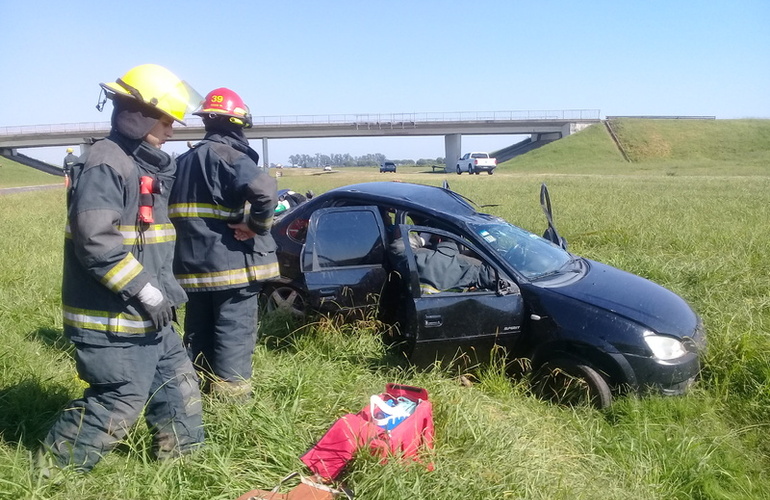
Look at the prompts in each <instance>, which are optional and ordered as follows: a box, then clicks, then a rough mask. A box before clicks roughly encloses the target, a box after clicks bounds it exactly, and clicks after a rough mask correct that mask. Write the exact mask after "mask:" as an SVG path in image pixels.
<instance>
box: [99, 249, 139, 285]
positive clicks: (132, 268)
mask: <svg viewBox="0 0 770 500" xmlns="http://www.w3.org/2000/svg"><path fill="white" fill-rule="evenodd" d="M142 269H144V267H143V266H142V264H140V263H139V261H138V260H136V258H135V257H134V254H132V253H129V254H127V255H126V256H125V257H123V258H122V259H121V261H120V262H118V263H117V264H115V265H114V266H113V267H112V269H110V271H109V272H108V273H107V274H105V275H104V276H103V277H102V279H101V282H102V284H103V285H104V286H106V287H107V288H109V289H110V290H112V291H113V292H115V293H117V292H119V291H121V290H122V289H123V288H124V287H125V286H126V285H127V284H128V282H129V281H131V280H132V279H134V278H135V277H136V275H137V274H139V273H140V272H141V271H142Z"/></svg>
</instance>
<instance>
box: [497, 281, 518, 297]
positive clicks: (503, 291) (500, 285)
mask: <svg viewBox="0 0 770 500" xmlns="http://www.w3.org/2000/svg"><path fill="white" fill-rule="evenodd" d="M517 289H518V287H517V286H516V285H515V284H513V283H511V282H510V281H508V280H507V279H504V278H498V280H497V290H495V293H497V295H499V296H503V295H508V294H509V293H513V292H515V291H516V290H517Z"/></svg>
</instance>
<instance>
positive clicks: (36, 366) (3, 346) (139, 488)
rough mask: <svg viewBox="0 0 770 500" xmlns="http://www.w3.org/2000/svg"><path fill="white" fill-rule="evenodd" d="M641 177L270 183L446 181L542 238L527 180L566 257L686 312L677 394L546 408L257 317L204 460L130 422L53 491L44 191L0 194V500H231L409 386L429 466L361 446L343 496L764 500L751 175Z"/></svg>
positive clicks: (513, 390)
mask: <svg viewBox="0 0 770 500" xmlns="http://www.w3.org/2000/svg"><path fill="white" fill-rule="evenodd" d="M579 136H580V134H578V135H577V136H574V138H575V139H576V140H577V138H579ZM564 154H567V153H566V152H565V153H564ZM558 158H559V157H558V156H552V157H551V160H550V161H556V160H558ZM602 161H604V160H602ZM653 163H654V162H653ZM581 168H586V169H587V168H588V167H581ZM651 168H652V167H651ZM656 168H657V171H656V173H653V172H652V171H650V172H647V173H646V175H638V173H639V172H634V173H633V175H620V174H618V173H617V172H610V171H608V170H607V171H603V173H602V175H597V174H596V173H585V174H583V175H577V174H576V173H573V172H570V171H569V169H568V168H565V169H564V170H563V171H562V169H561V167H558V168H555V170H556V172H553V171H550V170H547V171H545V170H541V171H539V172H534V171H528V169H527V168H519V167H517V166H516V163H515V162H514V163H510V164H506V165H504V166H503V167H501V168H500V169H499V170H498V171H497V172H496V173H495V174H494V175H493V176H487V175H480V176H468V175H464V176H456V175H446V174H432V173H426V172H425V170H424V169H419V168H412V169H409V168H400V169H399V173H398V174H397V175H396V176H393V175H390V174H388V175H386V174H379V173H377V171H376V170H374V169H372V170H371V171H370V170H369V169H351V170H350V171H346V172H344V173H338V174H332V175H307V174H308V173H309V172H304V171H285V172H284V173H285V175H284V176H282V177H281V178H279V185H280V187H291V188H293V189H295V190H298V191H304V190H306V189H313V190H315V191H316V192H317V193H320V192H322V191H325V190H327V189H330V188H331V187H333V186H336V185H342V184H348V183H352V182H359V181H369V180H385V179H387V180H394V179H398V180H403V181H415V182H422V183H429V184H435V185H439V184H441V181H442V180H444V179H445V178H446V179H447V180H448V181H449V182H450V184H451V185H452V188H453V189H455V190H456V191H458V192H460V193H462V194H464V195H467V196H470V197H471V198H472V199H475V200H476V201H477V202H479V203H482V204H496V205H497V206H487V207H485V208H483V210H484V211H487V212H490V213H494V214H496V215H500V216H502V217H505V218H507V219H509V220H511V221H513V222H515V223H517V224H519V225H521V226H522V227H525V228H527V229H529V230H532V231H534V232H537V233H541V232H542V231H543V230H544V229H545V219H544V217H543V215H542V212H541V210H540V206H539V201H538V188H539V184H540V183H541V182H543V181H545V182H546V183H547V184H548V186H549V189H550V191H551V198H552V202H553V205H554V211H555V219H556V225H557V227H558V229H559V230H560V232H561V233H562V235H563V236H565V237H566V238H567V240H568V241H569V245H570V250H572V251H574V252H575V253H578V254H580V255H583V256H585V257H588V258H592V259H596V260H600V261H603V262H607V263H609V264H612V265H615V266H617V267H620V268H623V269H626V270H628V271H631V272H634V273H637V274H640V275H642V276H645V277H648V278H650V279H653V280H655V281H657V282H659V283H661V284H663V285H664V286H667V287H668V288H670V289H672V290H674V291H675V292H677V293H679V294H680V295H682V296H683V297H685V298H686V299H687V300H688V301H689V302H690V303H691V304H692V305H693V307H694V308H695V309H696V310H697V311H698V312H699V313H700V314H701V315H702V316H703V317H704V320H705V323H706V326H707V330H708V338H709V350H708V353H707V354H706V356H705V358H704V371H703V377H702V379H701V380H700V382H699V383H698V385H697V386H696V387H695V389H694V390H693V391H692V392H691V393H690V394H689V395H687V396H684V397H676V398H663V397H657V396H650V397H645V398H635V397H626V398H622V399H620V400H618V401H617V402H616V403H615V404H614V405H613V406H612V407H611V408H610V409H609V410H606V411H601V412H600V411H596V410H593V409H590V408H575V409H564V408H559V407H555V406H552V405H550V404H547V403H543V402H541V401H539V400H537V399H535V398H533V397H531V396H529V395H528V391H527V388H526V386H525V385H523V384H521V383H519V382H515V381H511V380H509V379H507V378H506V376H505V366H504V365H503V364H502V363H500V362H499V361H498V362H496V363H493V364H491V365H489V366H485V367H481V368H478V369H476V370H474V371H472V372H471V373H467V374H465V375H466V376H467V378H469V379H471V380H473V381H474V382H475V383H474V384H473V385H472V386H470V387H467V386H466V385H463V384H461V383H460V382H459V381H458V378H457V375H458V373H456V372H454V371H452V370H448V369H442V368H439V367H436V368H434V369H432V370H417V369H414V368H412V367H410V366H409V365H408V364H407V363H405V362H404V361H403V360H402V359H401V358H400V357H399V356H397V355H395V354H393V353H391V352H390V351H389V350H388V349H387V348H386V346H384V345H383V344H382V343H381V342H380V340H379V338H378V336H377V335H376V333H377V332H380V331H382V329H383V326H382V325H380V324H378V323H377V322H376V321H373V320H366V321H359V322H355V323H351V324H340V323H339V322H336V321H330V320H324V319H322V320H318V321H315V322H313V323H311V324H308V325H302V324H298V323H297V322H296V321H295V320H293V319H292V318H289V317H281V316H271V317H269V318H262V321H261V326H260V335H261V339H260V343H259V345H258V347H257V350H256V352H255V355H254V378H253V386H254V393H255V398H254V399H253V400H252V401H251V402H249V403H247V404H245V405H241V406H232V405H228V404H224V403H222V402H218V401H215V400H209V399H208V398H206V399H205V400H204V411H205V415H204V418H205V425H206V432H207V446H206V447H205V448H204V449H203V450H201V451H200V452H198V453H197V454H195V455H193V456H190V457H187V458H185V459H180V460H177V461H173V462H170V463H161V464H159V463H157V462H154V461H153V460H151V459H150V458H149V456H150V453H149V449H150V436H149V432H148V431H147V429H146V428H145V426H144V425H141V424H140V425H138V426H137V427H136V428H135V429H134V430H132V432H131V434H130V435H129V437H128V438H127V440H126V442H125V444H124V445H123V446H121V447H120V448H119V449H118V450H117V451H116V452H114V453H112V454H111V455H109V456H108V457H106V458H105V459H104V460H103V461H102V462H101V463H100V464H99V465H98V466H97V467H96V469H94V471H93V472H91V473H90V474H88V475H77V474H67V475H65V477H64V480H63V481H62V482H61V483H58V484H53V483H47V482H45V481H42V480H41V479H40V478H39V475H38V474H37V473H36V472H35V471H34V469H33V468H32V466H31V454H32V452H33V451H34V450H35V449H36V447H37V443H38V441H39V440H40V439H42V438H43V437H44V436H45V433H46V432H47V429H48V427H49V426H50V424H51V423H52V421H53V419H54V418H55V417H56V415H57V413H58V412H59V411H60V410H61V409H62V408H63V407H64V405H65V404H66V402H67V401H68V400H69V399H70V398H72V397H75V396H78V395H79V394H80V392H81V391H82V389H83V386H82V383H81V382H80V381H79V380H78V379H77V377H76V372H75V368H74V363H73V360H72V359H71V355H70V350H69V347H68V344H67V342H66V341H65V340H63V339H62V326H61V319H60V310H59V307H60V305H59V301H60V293H59V286H60V280H61V248H62V229H63V225H64V210H63V206H64V196H63V191H62V190H54V191H46V192H32V193H24V194H15V195H8V196H2V197H0V255H1V256H2V266H1V267H0V332H2V335H3V342H2V343H0V498H8V499H18V498H35V499H43V498H51V499H69V498H79V499H91V498H93V499H97V498H99V499H101V498H105V497H110V498H119V499H145V498H180V499H188V498H189V499H193V498H195V499H198V498H207V499H223V500H224V499H229V500H232V499H234V498H237V497H238V496H239V495H240V494H241V493H243V492H245V491H247V490H249V489H252V488H266V489H269V488H271V487H272V486H273V485H274V484H277V482H278V481H279V480H280V478H282V477H283V476H284V475H286V474H287V473H288V472H291V471H294V470H300V471H305V469H303V468H302V464H301V462H300V461H299V458H298V457H300V456H301V455H302V454H303V453H304V452H305V451H306V450H307V449H308V448H309V447H310V446H311V445H312V444H313V443H314V442H315V441H316V440H318V439H319V438H320V437H321V436H322V435H323V433H324V432H325V431H326V429H328V427H329V426H330V425H331V424H332V423H333V422H334V420H335V419H337V418H338V417H340V416H342V415H343V414H345V413H347V412H355V411H357V410H359V409H360V408H361V407H362V406H363V405H365V404H366V403H367V402H368V396H369V395H370V394H373V393H376V392H379V391H381V390H382V388H383V386H384V384H385V383H387V382H401V383H407V384H412V385H418V386H422V387H425V388H427V389H428V391H429V393H430V396H431V399H432V401H433V404H434V419H435V424H436V448H435V450H434V451H433V452H432V453H431V454H430V455H429V456H428V457H427V459H426V461H430V462H432V463H433V464H434V465H435V471H433V472H430V471H428V470H427V469H426V468H425V467H424V465H422V464H420V463H409V464H403V463H400V462H398V461H389V462H388V463H386V464H381V463H380V461H379V460H377V459H376V458H373V457H369V456H367V455H366V454H365V453H362V454H360V455H359V456H357V457H356V459H355V461H354V462H353V464H352V465H351V468H350V471H349V473H348V475H347V476H346V479H347V483H348V485H349V486H351V487H352V488H353V489H354V490H355V492H356V494H357V497H358V498H362V499H393V498H420V499H437V498H441V499H443V498H463V499H466V498H467V499H490V498H511V499H514V498H516V499H518V498H526V499H573V498H586V499H594V498H606V499H672V498H673V499H683V500H684V499H691V498H696V499H722V498H734V499H754V498H770V495H769V494H768V492H770V479H768V478H767V474H766V471H767V470H768V466H770V446H768V444H767V439H766V435H767V433H768V431H770V429H769V428H768V427H769V425H768V424H770V410H768V409H769V408H770V385H769V383H768V379H769V378H770V377H769V375H770V344H769V343H768V325H769V324H770V307H768V306H769V305H770V304H769V303H770V255H769V254H770V245H767V238H766V235H765V234H763V233H764V230H763V228H764V227H766V222H765V221H766V220H767V219H768V216H770V213H768V212H770V208H769V207H768V205H769V204H768V201H770V200H769V199H768V195H767V193H768V192H770V191H769V189H770V176H769V175H764V176H762V175H754V176H750V175H744V174H743V173H741V172H739V173H738V174H736V175H728V174H729V172H728V171H727V167H725V168H723V169H721V170H719V171H712V172H711V173H710V174H709V175H704V176H695V175H683V174H677V175H667V173H668V168H669V167H666V166H663V167H660V168H658V167H656ZM739 168H740V166H739ZM746 168H747V169H749V170H751V169H753V168H754V166H753V165H748V166H747V167H746ZM600 170H601V169H600Z"/></svg>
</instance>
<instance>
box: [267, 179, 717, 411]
mask: <svg viewBox="0 0 770 500" xmlns="http://www.w3.org/2000/svg"><path fill="white" fill-rule="evenodd" d="M540 201H541V205H542V206H543V210H544V212H545V213H546V218H547V222H548V229H547V230H546V233H545V234H544V237H541V236H538V235H536V234H533V233H531V232H529V231H526V230H524V229H522V228H520V227H518V226H516V225H514V224H511V223H510V222H508V221H505V220H503V219H501V218H499V217H495V216H493V215H489V214H485V213H482V212H479V211H477V210H476V208H475V207H474V205H473V204H472V202H470V201H469V200H467V199H466V198H464V197H463V196H462V195H460V194H458V193H456V192H454V191H452V190H451V189H449V187H448V185H446V184H445V186H444V187H435V186H425V185H419V184H411V183H402V182H372V183H363V184H356V185H351V186H344V187H340V188H337V189H333V190H331V191H328V192H327V193H324V194H322V195H319V196H315V197H313V199H311V200H308V201H307V202H305V203H303V204H301V205H299V206H297V207H296V208H294V209H293V210H292V211H291V212H290V213H288V214H286V216H284V217H282V218H280V219H279V220H277V221H276V222H275V224H274V226H273V230H272V232H273V236H274V237H275V240H276V243H277V245H278V252H277V253H278V260H279V266H280V268H281V278H280V279H276V280H273V281H271V282H268V283H266V284H265V286H264V287H263V299H264V303H265V305H266V306H267V309H268V310H271V309H283V310H287V311H290V312H291V313H293V314H296V315H305V314H308V313H310V312H317V313H323V314H331V315H338V314H342V315H346V316H359V317H367V315H370V314H377V315H378V317H379V318H380V319H382V321H384V322H386V323H388V324H391V325H393V326H394V328H392V329H391V330H392V331H395V332H397V335H396V337H395V338H394V339H393V340H396V341H398V342H399V345H401V346H402V347H403V348H404V350H405V352H406V354H407V355H408V356H409V357H410V359H411V360H412V361H414V362H415V363H418V364H423V363H430V362H432V361H433V360H436V359H444V360H456V359H459V358H461V357H463V356H469V357H471V358H472V359H479V360H483V359H485V358H486V356H487V355H488V354H489V353H490V352H491V351H492V349H493V348H494V347H495V346H499V347H502V348H504V350H505V352H506V353H507V355H508V356H509V357H510V358H511V359H517V360H526V363H520V364H523V365H525V366H527V367H528V374H529V376H530V377H531V380H532V383H533V389H534V391H535V392H536V393H538V394H540V395H541V396H543V397H547V398H550V399H553V400H556V401H560V402H575V401H588V402H590V403H591V404H594V405H595V406H598V407H606V406H608V405H610V404H611V402H612V400H613V397H615V396H616V395H618V394H623V393H626V392H634V393H642V392H646V391H649V390H654V391H657V392H659V393H662V394H672V395H673V394H682V393H684V392H686V390H687V389H688V388H689V386H690V385H691V384H692V382H693V381H694V380H695V378H696V376H697V375H698V372H699V369H700V363H699V359H700V354H701V353H702V351H703V349H704V348H705V342H706V339H705V332H704V328H703V324H702V322H701V320H700V318H699V316H698V315H697V314H696V313H695V312H694V311H693V310H692V308H691V307H690V306H689V305H688V304H687V302H686V301H685V300H683V299H682V298H681V297H679V296H678V295H676V294H674V293H673V292H671V291H669V290H667V289H665V288H663V287H661V286H660V285H657V284H655V283H652V282H651V281H648V280H646V279H644V278H642V277H639V276H635V275H633V274H630V273H627V272H624V271H621V270H619V269H616V268H614V267H611V266H608V265H606V264H602V263H599V262H596V261H593V260H590V259H586V258H583V257H580V256H578V255H575V254H572V253H570V252H569V251H567V244H566V241H565V240H564V239H563V238H562V237H561V236H560V235H559V234H558V232H557V231H556V229H555V227H554V225H553V218H552V214H551V205H550V197H549V196H548V191H547V189H546V187H545V185H543V186H542V188H541V193H540ZM399 241H400V242H401V243H400V246H399V244H398V243H399ZM407 242H408V244H407ZM414 242H419V243H416V244H415V243H414ZM449 248H451V249H452V250H451V252H449V251H448V250H447V249H449ZM394 249H396V250H398V251H397V252H396V251H394ZM433 257H438V258H440V260H441V264H440V265H441V266H444V267H440V268H430V265H429V264H428V263H429V262H433V261H431V260H430V259H432V258H433ZM431 265H432V264H431ZM452 266H459V267H452ZM436 269H440V270H439V271H436ZM450 277H457V280H458V281H457V282H456V283H447V282H444V281H445V278H446V279H448V278H450ZM439 281H441V283H439ZM513 364H516V363H513Z"/></svg>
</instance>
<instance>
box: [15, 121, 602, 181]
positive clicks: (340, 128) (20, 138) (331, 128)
mask: <svg viewBox="0 0 770 500" xmlns="http://www.w3.org/2000/svg"><path fill="white" fill-rule="evenodd" d="M253 120H254V126H253V127H252V128H250V129H247V130H246V137H247V138H249V139H250V140H254V139H260V140H261V141H262V161H263V162H264V164H265V165H269V164H270V162H269V150H268V142H269V140H270V139H309V138H324V137H334V138H338V137H399V136H402V137H403V136H436V135H443V136H444V149H445V155H444V157H445V158H446V161H447V163H446V168H447V169H454V162H455V160H456V159H457V158H459V157H460V156H461V154H462V136H463V135H496V134H501V135H531V136H532V138H533V140H534V138H535V137H537V138H538V140H543V141H545V142H550V141H553V140H555V139H560V138H562V137H566V136H568V135H570V134H573V133H575V132H577V131H579V130H581V129H583V128H585V127H587V126H589V125H592V124H594V123H598V122H600V121H601V118H600V116H599V110H598V109H573V110H534V111H488V112H446V113H393V114H353V115H299V116H262V117H260V116H255V117H253ZM186 122H187V127H181V126H179V127H174V138H173V141H198V140H200V139H201V138H203V136H204V128H203V122H202V120H201V119H200V118H198V117H190V118H189V119H187V120H186ZM109 129H110V124H109V122H103V123H73V124H59V125H33V126H21V127H0V154H2V155H3V156H8V157H11V158H13V157H14V156H17V151H18V150H19V149H23V148H31V147H48V146H72V145H80V146H81V151H85V149H87V148H88V147H89V145H90V144H93V142H94V140H96V139H98V138H100V137H104V136H105V135H107V133H108V132H109ZM17 161H19V160H17Z"/></svg>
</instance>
